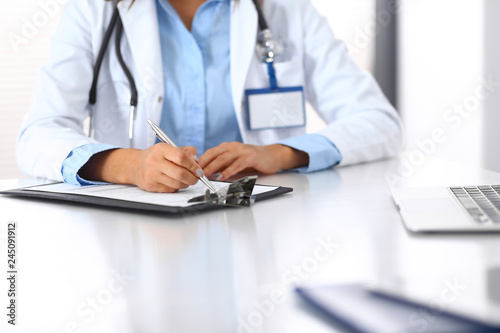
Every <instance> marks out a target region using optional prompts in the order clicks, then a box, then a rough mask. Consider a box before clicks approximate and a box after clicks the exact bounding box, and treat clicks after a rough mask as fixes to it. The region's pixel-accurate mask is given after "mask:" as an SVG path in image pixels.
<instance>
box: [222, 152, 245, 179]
mask: <svg viewBox="0 0 500 333" xmlns="http://www.w3.org/2000/svg"><path fill="white" fill-rule="evenodd" d="M249 165H250V161H249V159H248V158H247V157H246V156H240V157H239V158H238V159H237V160H235V161H234V162H233V163H231V164H230V165H229V166H228V167H227V168H225V169H224V170H222V172H221V175H222V177H221V180H226V179H228V178H229V177H231V176H234V175H235V174H237V173H239V172H241V171H243V170H244V169H246V168H248V167H249Z"/></svg>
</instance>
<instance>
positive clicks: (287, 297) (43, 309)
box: [0, 160, 500, 333]
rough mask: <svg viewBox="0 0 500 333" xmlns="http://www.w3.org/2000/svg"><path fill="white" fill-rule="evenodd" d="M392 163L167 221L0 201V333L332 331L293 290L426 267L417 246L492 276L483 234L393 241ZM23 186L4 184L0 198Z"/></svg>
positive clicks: (427, 260) (277, 178)
mask: <svg viewBox="0 0 500 333" xmlns="http://www.w3.org/2000/svg"><path fill="white" fill-rule="evenodd" d="M427 163H429V164H434V165H435V168H434V169H435V170H441V168H444V169H446V165H449V164H446V162H443V161H437V160H433V161H428V162H427ZM443 166H444V167H443ZM397 167H398V161H396V160H387V161H380V162H376V163H371V164H364V165H357V166H350V167H342V168H338V169H331V170H326V171H322V172H317V173H312V174H297V173H281V174H276V175H272V176H260V177H259V180H258V182H259V183H261V184H270V185H271V184H274V185H281V186H288V187H293V188H294V192H293V193H291V194H289V195H284V196H282V197H277V198H274V199H271V200H268V201H264V202H259V203H257V204H256V205H255V206H254V207H251V208H243V209H230V210H223V211H214V212H208V213H206V214H194V215H182V216H179V217H165V216H164V215H161V214H142V213H139V212H132V211H126V212H124V211H120V210H105V209H102V208H97V207H90V206H84V205H77V204H67V203H57V202H47V201H43V200H30V199H18V198H10V197H4V196H0V206H1V207H2V221H1V225H0V237H2V233H5V230H6V222H7V221H16V222H17V223H18V248H19V282H18V289H19V294H18V304H19V308H18V315H19V317H18V325H17V326H16V327H15V328H11V327H7V326H6V325H4V323H2V324H1V325H4V326H2V332H3V331H5V330H4V327H5V329H6V331H7V332H11V331H12V332H77V331H78V329H79V330H80V331H79V332H93V333H95V332H120V333H127V332H141V333H142V332H217V333H221V332H292V333H294V332H319V333H321V332H332V330H333V331H334V330H340V329H338V328H335V327H334V326H331V324H330V323H329V322H326V321H323V320H320V319H318V318H317V317H315V316H311V314H310V313H309V312H307V311H303V309H302V308H301V304H300V300H298V299H297V298H296V297H295V295H294V294H293V288H294V284H295V283H346V282H348V283H355V282H370V281H375V280H378V279H380V278H381V277H384V276H387V274H388V272H389V273H397V274H403V273H405V271H406V272H411V267H412V266H411V265H409V262H408V258H411V260H412V261H414V260H416V261H418V262H420V265H424V266H425V265H427V264H428V265H429V267H432V266H433V265H439V263H440V262H442V260H444V259H443V258H442V257H440V258H438V259H439V262H438V261H436V262H434V261H433V260H434V258H433V256H432V255H429V250H426V249H429V248H430V247H429V246H430V245H435V244H440V245H439V246H440V248H441V249H442V250H443V253H448V252H446V251H447V249H453V248H454V247H456V246H457V245H459V244H460V246H461V244H464V246H473V247H475V248H478V249H479V250H478V252H477V253H480V254H481V256H483V258H482V260H479V261H477V262H476V263H475V264H474V265H475V266H474V267H476V269H478V270H481V269H482V270H486V269H491V265H492V264H493V263H494V261H495V258H494V257H495V253H498V252H499V250H500V243H499V242H498V239H497V237H495V236H488V235H484V236H467V235H462V236H460V235H456V236H444V237H445V238H446V242H443V243H441V239H440V238H437V237H430V238H428V237H422V236H415V235H412V234H409V233H407V232H406V231H405V229H404V227H403V225H402V223H401V219H400V216H399V214H398V212H397V210H396V208H395V206H394V203H393V201H392V198H391V194H390V190H389V187H388V186H387V184H386V175H387V172H388V171H390V170H396V169H397ZM453 168H454V169H453V170H457V169H456V168H457V167H456V166H453ZM432 170H433V168H432V167H430V165H427V166H426V168H423V169H422V170H421V171H422V172H417V173H415V175H414V176H413V177H408V179H405V181H408V182H410V183H411V182H412V181H414V180H415V179H418V180H419V181H420V180H422V179H426V180H427V181H429V182H432V178H433V177H434V179H440V181H442V179H443V177H444V176H447V175H448V176H449V179H448V181H450V182H453V181H456V182H459V183H463V182H464V181H467V182H469V181H470V182H475V181H478V182H495V181H497V182H498V181H500V176H499V175H497V174H494V173H489V172H483V171H480V170H476V171H474V172H469V173H468V174H467V177H469V179H466V180H464V179H458V176H459V174H458V172H456V173H455V172H453V173H448V174H447V175H443V174H433V173H432ZM424 173H425V174H426V175H427V176H424ZM464 175H465V174H464V173H461V174H460V176H461V177H462V178H463V177H464ZM425 177H427V178H425ZM453 177H455V178H453ZM29 183H33V181H29V180H22V181H17V180H16V181H15V180H10V181H9V180H5V181H0V188H1V189H8V188H16V187H19V186H23V185H28V184H29ZM0 240H1V241H2V243H3V242H4V241H5V237H4V238H1V239H0ZM0 248H3V249H5V247H4V246H1V247H0ZM450 251H451V250H450ZM449 255H450V258H451V257H452V256H454V254H453V253H451V252H450V254H449ZM419 260H420V261H419ZM5 264H6V263H5V260H2V264H0V266H1V267H2V269H3V271H4V272H5V271H6V267H5ZM457 264H458V265H467V264H468V263H466V262H463V263H460V262H458V263H457ZM462 270H463V268H462ZM460 271H461V270H460V269H458V270H457V272H460ZM1 281H2V282H0V290H1V293H2V294H4V291H6V290H7V284H6V281H5V280H4V279H2V280H1ZM486 285H487V283H486Z"/></svg>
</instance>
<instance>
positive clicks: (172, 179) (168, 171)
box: [160, 161, 201, 189]
mask: <svg viewBox="0 0 500 333" xmlns="http://www.w3.org/2000/svg"><path fill="white" fill-rule="evenodd" d="M165 162H166V163H165V164H164V165H163V166H162V168H161V173H162V176H160V177H161V181H160V182H161V183H162V184H165V185H167V186H170V187H172V188H175V189H181V188H186V187H188V186H190V185H194V184H196V183H197V182H198V180H199V177H198V176H197V175H194V174H193V173H192V172H191V171H190V170H188V169H186V168H184V167H182V166H179V165H177V164H176V163H173V162H171V161H165ZM197 168H198V169H197V170H201V169H200V167H199V166H197Z"/></svg>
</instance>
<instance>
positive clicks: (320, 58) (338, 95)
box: [17, 0, 401, 180]
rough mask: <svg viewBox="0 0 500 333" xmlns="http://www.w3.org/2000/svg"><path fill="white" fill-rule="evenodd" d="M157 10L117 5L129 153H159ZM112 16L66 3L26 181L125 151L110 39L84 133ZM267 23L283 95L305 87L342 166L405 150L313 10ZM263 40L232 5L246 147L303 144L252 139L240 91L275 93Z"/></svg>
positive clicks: (270, 12) (34, 114)
mask: <svg viewBox="0 0 500 333" xmlns="http://www.w3.org/2000/svg"><path fill="white" fill-rule="evenodd" d="M155 1H156V0H136V1H135V3H134V4H133V5H132V6H130V5H131V0H123V1H121V2H119V4H118V7H119V10H120V15H121V18H122V21H123V26H124V34H125V38H124V39H123V40H122V53H123V57H124V59H125V62H126V63H127V65H128V67H129V68H130V70H131V71H132V74H133V76H134V78H135V81H136V84H137V87H138V91H139V105H138V109H137V115H136V120H135V130H134V142H133V146H134V147H136V148H141V149H143V148H146V147H149V146H151V145H153V144H154V143H155V136H154V134H153V132H152V131H151V129H150V128H149V125H148V124H147V122H146V118H147V117H149V118H151V119H152V120H153V121H154V122H156V123H159V122H160V118H161V113H162V104H163V95H164V78H163V75H162V73H163V70H162V60H161V49H160V39H159V30H158V21H157V15H156V7H155ZM112 11H113V8H112V4H111V2H110V1H104V0H70V1H69V2H68V4H67V5H66V8H65V10H64V13H63V15H62V18H61V22H60V25H59V28H58V30H57V32H56V34H55V36H54V38H53V41H52V47H51V54H50V60H49V62H48V64H47V65H46V66H44V67H43V68H42V69H41V71H40V73H39V77H38V84H37V87H36V90H35V93H34V97H33V101H32V105H31V108H30V111H29V112H28V114H27V115H26V117H25V120H24V122H23V124H22V128H21V131H20V134H19V138H18V146H17V159H18V163H19V166H20V168H21V169H22V171H23V172H25V173H27V174H28V175H32V176H36V177H39V176H41V177H45V178H50V179H56V180H62V176H61V165H62V162H63V161H64V160H65V158H66V157H67V156H68V154H69V153H70V152H71V150H73V149H75V148H77V147H79V146H81V145H84V144H87V143H93V142H103V143H109V144H113V145H117V146H121V147H128V146H129V140H128V122H129V109H130V108H129V100H130V88H129V83H128V80H127V78H126V77H125V75H124V73H123V70H122V68H121V67H120V65H119V63H118V60H117V57H116V54H115V52H114V47H115V46H114V45H115V44H114V38H112V39H111V42H110V45H109V48H108V52H107V55H106V57H105V58H104V62H103V65H102V68H101V73H100V76H99V85H98V94H97V104H96V108H95V112H94V118H93V126H94V129H95V137H94V138H88V137H87V136H86V134H85V132H84V129H83V122H84V120H85V119H86V118H87V117H88V115H89V110H90V108H89V105H88V92H89V89H90V86H91V82H92V71H93V64H94V62H95V60H96V58H97V54H98V52H99V49H100V46H101V42H102V39H103V36H104V32H105V30H106V28H107V26H108V22H109V21H110V18H111V14H112ZM264 15H265V16H266V18H267V20H268V23H269V25H270V28H271V30H272V31H273V33H274V36H275V37H279V38H281V39H283V40H284V41H285V43H286V48H285V54H284V55H283V57H282V62H278V63H276V72H277V78H278V82H279V84H280V86H298V85H303V86H304V87H305V92H306V98H307V100H308V101H309V102H310V103H311V105H312V106H313V107H314V109H315V110H316V111H317V112H318V113H319V115H320V116H321V118H322V119H324V120H325V121H326V122H327V123H328V126H327V127H326V128H325V129H323V130H321V131H320V132H319V133H320V134H323V135H324V136H326V137H327V138H328V139H330V140H331V141H332V142H333V143H334V144H335V145H336V146H337V148H338V149H339V151H340V153H341V154H342V156H343V159H342V163H341V165H346V164H352V163H358V162H364V161H370V160H375V159H380V158H384V157H389V156H393V155H395V154H396V153H397V152H398V151H399V149H400V145H401V127H400V122H399V119H398V116H397V114H396V112H395V110H394V109H393V108H392V107H391V106H390V104H389V103H388V101H387V100H386V98H385V97H384V96H383V94H382V93H381V91H380V89H379V87H378V86H377V84H376V82H375V81H374V79H373V78H372V76H371V75H370V74H368V73H366V72H364V71H362V70H360V69H359V68H358V67H357V66H356V65H355V64H354V63H353V61H352V60H351V59H350V58H349V57H348V54H347V52H346V48H345V45H344V44H343V43H342V42H341V41H339V40H338V39H336V38H335V37H334V36H333V34H332V32H331V30H330V28H329V26H328V23H327V21H326V19H325V18H323V17H321V16H320V15H319V13H318V12H317V11H316V9H315V8H314V7H313V6H312V4H311V3H310V0H294V1H290V0H266V1H264ZM257 31H258V22H257V12H256V9H255V7H254V5H253V3H252V0H240V1H239V4H233V8H232V11H231V41H230V43H231V59H230V62H231V86H232V95H233V103H234V109H235V112H236V118H237V120H238V124H239V128H240V131H241V134H242V137H243V140H244V142H246V143H250V144H257V145H265V144H272V143H275V142H277V141H278V140H280V139H284V138H287V137H291V136H298V135H302V134H304V133H305V127H299V128H292V129H270V130H261V131H250V130H248V127H247V124H246V116H245V112H246V111H245V108H244V104H243V103H244V102H243V100H244V90H245V89H248V88H266V87H268V86H269V80H268V76H267V70H266V68H265V65H264V64H262V62H261V61H260V60H259V59H257V57H256V54H255V51H254V50H255V43H256V35H257Z"/></svg>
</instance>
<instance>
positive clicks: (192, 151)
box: [181, 146, 198, 162]
mask: <svg viewBox="0 0 500 333" xmlns="http://www.w3.org/2000/svg"><path fill="white" fill-rule="evenodd" d="M181 149H182V150H184V151H185V152H186V153H187V154H188V155H189V156H192V157H193V158H194V160H195V161H196V162H198V160H197V159H198V151H197V150H196V148H195V147H193V146H187V147H181Z"/></svg>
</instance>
